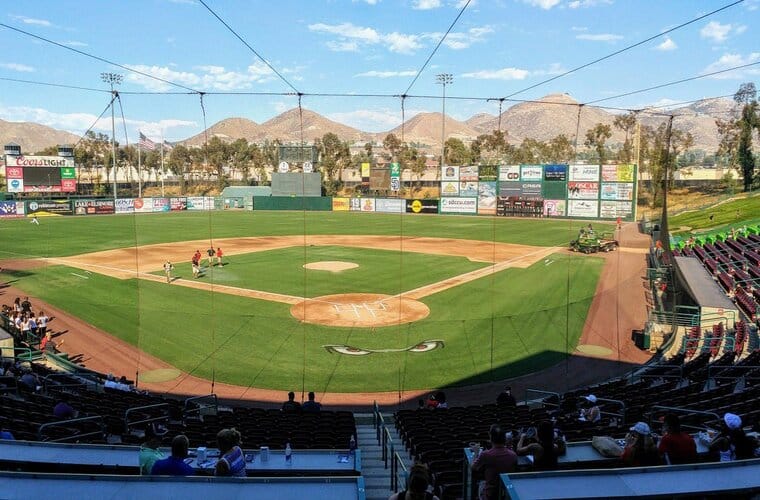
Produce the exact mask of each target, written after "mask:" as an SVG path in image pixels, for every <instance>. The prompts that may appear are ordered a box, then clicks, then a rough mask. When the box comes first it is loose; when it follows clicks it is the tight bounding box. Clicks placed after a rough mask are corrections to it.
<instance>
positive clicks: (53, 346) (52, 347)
mask: <svg viewBox="0 0 760 500" xmlns="http://www.w3.org/2000/svg"><path fill="white" fill-rule="evenodd" d="M64 342H65V341H64V340H61V341H60V342H56V341H54V340H53V334H52V332H47V333H45V336H44V337H42V340H40V351H42V352H44V353H48V352H49V353H53V354H54V353H55V352H56V351H57V350H58V346H60V345H63V343H64Z"/></svg>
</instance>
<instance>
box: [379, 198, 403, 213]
mask: <svg viewBox="0 0 760 500" xmlns="http://www.w3.org/2000/svg"><path fill="white" fill-rule="evenodd" d="M405 210H406V203H404V200H401V199H398V198H377V199H376V200H375V212H384V213H389V214H401V213H404V211H405Z"/></svg>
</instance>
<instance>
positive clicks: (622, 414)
mask: <svg viewBox="0 0 760 500" xmlns="http://www.w3.org/2000/svg"><path fill="white" fill-rule="evenodd" d="M596 400H597V401H601V402H603V403H612V404H617V405H620V411H619V412H614V411H600V412H599V413H601V414H602V415H611V416H613V417H616V418H619V419H620V423H623V424H624V423H625V402H624V401H621V400H619V399H608V398H596Z"/></svg>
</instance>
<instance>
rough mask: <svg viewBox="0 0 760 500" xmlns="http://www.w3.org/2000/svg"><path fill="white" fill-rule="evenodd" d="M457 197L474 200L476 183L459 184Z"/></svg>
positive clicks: (476, 190)
mask: <svg viewBox="0 0 760 500" xmlns="http://www.w3.org/2000/svg"><path fill="white" fill-rule="evenodd" d="M459 196H463V197H466V198H476V197H477V196H478V183H477V182H472V181H465V182H459Z"/></svg>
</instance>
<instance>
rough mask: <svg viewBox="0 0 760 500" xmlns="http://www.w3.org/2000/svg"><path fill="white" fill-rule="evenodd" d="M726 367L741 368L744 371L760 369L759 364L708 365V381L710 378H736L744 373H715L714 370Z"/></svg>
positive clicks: (727, 368) (729, 369)
mask: <svg viewBox="0 0 760 500" xmlns="http://www.w3.org/2000/svg"><path fill="white" fill-rule="evenodd" d="M719 368H721V369H725V370H726V371H733V370H739V371H742V372H752V371H754V370H758V371H760V367H757V366H736V365H707V381H708V382H709V381H710V380H736V379H738V378H739V377H741V376H742V375H734V376H731V375H720V374H718V375H713V374H712V372H713V370H717V369H719Z"/></svg>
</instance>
